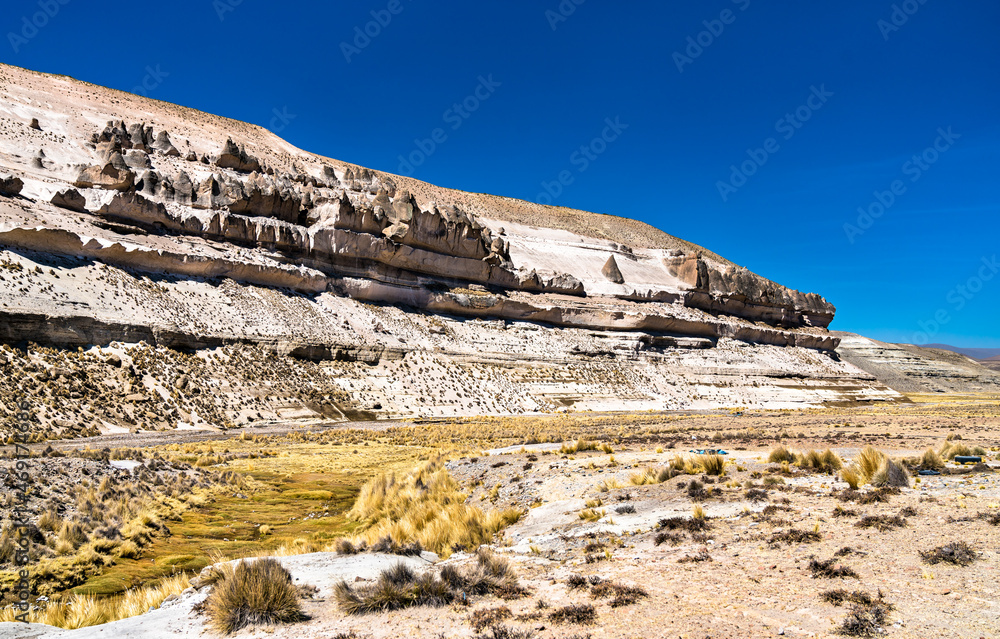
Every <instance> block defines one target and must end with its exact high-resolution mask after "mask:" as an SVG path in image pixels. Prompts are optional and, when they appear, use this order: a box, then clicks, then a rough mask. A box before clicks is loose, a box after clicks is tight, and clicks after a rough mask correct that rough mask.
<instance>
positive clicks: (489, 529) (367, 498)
mask: <svg viewBox="0 0 1000 639" xmlns="http://www.w3.org/2000/svg"><path fill="white" fill-rule="evenodd" d="M466 497H467V495H466V494H465V493H464V492H462V491H461V490H459V486H458V483H457V482H456V481H455V480H454V479H452V477H451V475H449V474H448V470H447V469H446V468H445V467H444V460H443V459H442V458H440V457H439V458H437V459H434V460H431V461H429V462H427V463H425V464H424V465H422V466H420V467H419V468H416V469H415V470H414V471H413V472H412V473H411V474H409V475H407V476H406V477H404V478H402V479H400V478H399V477H397V476H396V475H395V474H383V475H379V476H378V477H375V478H374V479H372V480H371V481H369V482H368V483H367V484H365V485H364V486H363V487H362V488H361V492H360V493H359V494H358V497H357V499H356V500H355V502H354V507H353V508H351V510H350V512H349V513H348V517H349V518H351V519H353V520H355V521H358V522H361V523H362V526H363V532H361V533H360V535H359V538H360V539H362V540H364V541H365V542H366V543H368V544H372V543H374V542H375V541H376V540H378V539H382V538H385V537H390V538H391V539H392V540H394V541H396V542H397V543H399V544H407V543H412V542H419V543H420V544H421V545H422V546H423V547H424V548H426V549H428V550H432V551H434V552H436V553H438V554H439V555H440V556H441V557H447V556H449V555H451V553H452V552H454V551H455V550H456V549H458V548H469V549H472V548H476V547H478V546H480V545H481V544H484V543H487V542H489V541H490V540H491V539H492V537H493V535H495V534H496V533H498V532H500V531H501V530H502V529H503V528H505V527H507V526H509V525H510V524H512V523H514V522H516V521H517V520H518V519H520V518H521V515H522V514H523V513H522V511H521V510H520V509H517V508H506V509H503V510H497V509H490V510H489V511H487V512H483V510H482V509H480V508H477V507H475V506H470V505H468V504H466V503H465V500H466Z"/></svg>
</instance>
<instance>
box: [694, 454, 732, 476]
mask: <svg viewBox="0 0 1000 639" xmlns="http://www.w3.org/2000/svg"><path fill="white" fill-rule="evenodd" d="M695 464H697V465H698V466H699V467H701V469H702V472H704V473H705V474H706V475H715V476H717V477H723V476H725V474H726V460H725V458H723V457H722V455H698V457H697V458H696V459H695Z"/></svg>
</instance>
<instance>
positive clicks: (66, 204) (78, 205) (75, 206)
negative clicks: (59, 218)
mask: <svg viewBox="0 0 1000 639" xmlns="http://www.w3.org/2000/svg"><path fill="white" fill-rule="evenodd" d="M49 201H50V202H51V203H52V204H53V205H55V206H58V207H59V208H61V209H67V210H69V211H76V212H77V213H86V212H87V198H85V197H83V195H81V194H80V192H79V191H77V190H76V189H63V190H61V191H59V192H58V193H56V194H55V195H53V196H52V199H51V200H49Z"/></svg>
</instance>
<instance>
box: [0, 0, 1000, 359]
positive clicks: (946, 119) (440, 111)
mask: <svg viewBox="0 0 1000 639" xmlns="http://www.w3.org/2000/svg"><path fill="white" fill-rule="evenodd" d="M46 2H48V3H49V11H50V13H54V15H53V16H52V17H51V18H48V19H47V20H42V19H41V18H37V20H38V21H39V22H47V24H45V26H43V27H42V28H41V29H38V32H37V34H34V33H33V32H32V30H31V29H30V28H26V27H25V25H24V22H23V20H22V17H24V16H28V17H29V19H30V17H31V16H32V15H33V14H36V13H38V12H39V11H42V10H43V9H42V8H40V7H44V6H45V5H46ZM63 3H65V4H63ZM577 3H579V4H577ZM893 5H894V3H893V2H891V1H888V0H887V1H884V2H881V1H873V0H842V1H841V2H836V3H830V2H824V3H815V2H764V1H763V0H710V1H703V2H693V1H691V2H652V1H633V2H625V3H622V2H616V3H611V2H599V1H598V0H563V2H560V0H532V1H527V0H503V1H502V2H501V1H498V0H479V1H477V2H468V1H467V0H466V1H462V2H458V1H456V0H446V1H437V2H430V1H428V0H396V1H395V2H390V0H372V1H364V2H350V3H347V2H338V3H322V4H321V3H296V2H282V3H274V2H264V1H263V0H242V1H240V0H216V1H215V2H213V0H177V1H175V2H171V3H152V2H150V3H134V2H129V3H114V2H103V3H102V2H84V1H83V0H42V2H41V3H39V2H38V0H35V1H27V0H8V1H7V3H6V4H5V7H6V11H5V12H4V13H5V17H4V27H5V28H4V31H5V33H6V39H7V42H6V43H5V44H3V45H2V46H0V50H2V51H3V54H2V56H0V59H2V60H3V61H5V62H9V63H11V64H16V65H19V66H23V67H28V68H31V69H36V70H39V71H47V72H53V73H63V74H67V75H71V76H73V77H76V78H79V79H81V80H87V81H90V82H93V83H96V84H101V85H105V86H109V87H114V88H118V89H123V90H132V89H133V88H134V87H141V85H142V83H143V82H144V81H145V82H146V85H147V87H150V88H149V89H148V95H149V96H150V97H154V98H157V99H161V100H165V101H168V102H174V103H179V104H183V105H186V106H191V107H195V108H198V109H202V110H205V111H209V112H212V113H217V114H221V115H226V116H229V117H232V118H237V119H240V120H246V121H249V122H254V123H257V124H260V125H262V126H266V127H270V128H274V129H278V130H280V135H282V136H283V137H285V138H286V139H288V140H289V141H290V142H292V143H293V144H295V145H297V146H299V147H301V148H304V149H307V150H309V151H313V152H316V153H321V154H323V155H327V156H330V157H334V158H338V159H342V160H347V161H351V162H356V163H358V164H362V165H365V166H369V167H372V168H376V169H380V170H384V171H390V172H394V173H395V172H400V170H401V168H400V167H401V163H400V156H403V157H404V158H406V157H408V156H410V157H412V159H415V160H417V162H415V164H417V166H412V167H405V166H404V167H403V168H404V169H406V170H407V171H411V170H412V172H413V174H414V175H415V177H418V178H420V179H424V180H427V181H429V182H433V183H436V184H440V185H442V186H448V187H454V188H460V189H464V190H469V191H481V192H489V193H496V194H501V195H507V196H512V197H518V198H524V199H529V200H539V199H541V200H543V201H544V200H546V198H548V197H550V196H549V195H548V193H547V192H546V190H545V188H544V186H543V185H545V184H546V183H548V185H549V187H551V188H550V189H549V191H551V192H558V189H557V188H556V187H555V185H554V184H553V181H556V182H557V181H558V180H559V177H560V174H562V176H563V177H564V178H567V179H566V182H570V180H571V183H569V184H567V185H565V186H562V192H561V193H559V194H558V196H557V197H554V198H553V201H554V202H555V203H557V204H560V205H564V206H569V207H574V208H580V209H586V210H590V211H596V212H601V213H612V214H616V215H622V216H627V217H633V218H637V219H641V220H644V221H646V222H648V223H650V224H653V225H654V226H657V227H659V228H661V229H663V230H664V231H667V232H668V233H671V234H673V235H676V236H679V237H682V238H684V239H687V240H691V241H693V242H696V243H699V244H702V245H704V246H706V247H708V248H710V249H711V250H713V251H716V252H718V253H719V254H721V255H724V256H726V257H728V258H730V259H732V260H734V261H735V262H737V263H739V264H743V265H745V266H747V267H748V268H750V269H752V270H753V271H756V272H757V273H760V274H762V275H765V276H767V277H770V278H772V279H774V280H776V281H778V282H780V283H782V284H785V285H787V286H791V287H794V288H798V289H802V290H806V291H814V292H817V293H820V294H822V295H824V296H825V297H826V298H827V299H829V300H830V301H831V302H833V303H834V304H836V305H837V307H838V309H839V311H838V315H837V319H836V320H835V322H834V325H833V327H834V328H837V329H842V330H850V331H857V332H860V333H863V334H866V335H869V336H872V337H876V338H880V339H887V340H891V341H914V340H918V341H923V340H924V339H925V338H926V341H930V342H949V343H954V344H957V345H965V346H984V347H986V346H992V347H998V346H1000V331H998V326H1000V321H998V318H1000V302H998V300H1000V272H995V271H996V269H997V267H996V266H995V265H993V260H994V256H997V255H998V254H1000V246H998V240H997V238H998V237H1000V222H998V212H1000V194H998V190H997V188H998V187H997V185H998V184H1000V179H998V177H1000V123H998V114H1000V77H998V75H1000V74H998V62H1000V38H998V37H997V29H998V27H1000V4H998V3H997V2H995V1H994V0H952V1H950V2H945V1H944V0H924V1H923V2H922V3H921V1H920V0H908V2H897V3H895V5H896V7H898V10H894V6H893ZM560 6H561V7H562V12H561V13H560ZM54 7H58V10H57V11H56V10H55V9H54ZM570 9H572V11H570ZM373 11H374V12H375V14H374V17H373V14H372V12H373ZM393 11H394V12H395V13H393ZM727 11H728V12H727ZM894 11H895V15H894ZM220 16H221V17H220ZM377 18H378V19H381V21H382V22H383V23H384V26H383V25H382V24H378V23H377V22H373V20H376V19H377ZM880 21H881V22H880ZM706 23H707V24H706ZM356 28H357V29H360V30H362V31H364V30H365V29H366V28H367V30H368V31H369V33H372V34H375V35H374V37H371V38H369V39H368V40H365V39H364V38H358V39H357V40H356V36H357V32H356V31H355V29H356ZM12 32H13V33H15V34H18V37H20V38H23V40H19V39H18V37H15V38H14V41H13V42H12V40H11V35H10V34H11V33H12ZM712 32H714V33H712ZM24 35H30V37H27V38H25V37H24ZM688 38H691V40H689V39H688ZM699 41H700V44H699ZM342 43H348V44H349V45H350V47H353V49H352V48H350V47H346V48H345V46H343V45H342ZM692 43H693V44H692ZM15 49H16V51H15ZM348 58H350V61H348ZM679 67H680V69H679ZM150 70H152V71H154V72H155V73H154V74H153V75H155V76H157V77H153V76H150ZM481 79H482V80H485V81H486V84H484V85H482V86H481V82H482V80H481ZM477 89H478V92H479V96H480V98H482V99H480V98H472V97H471V96H474V95H475V93H476V91H477ZM144 90H146V89H144ZM466 98H469V101H468V104H469V105H471V106H472V107H475V108H474V109H472V108H470V109H469V110H465V109H462V110H456V109H454V108H453V105H455V104H456V103H462V102H463V101H464V100H465V99H466ZM277 114H284V115H283V116H282V117H278V115H277ZM789 115H790V116H791V118H789V117H787V116H789ZM291 116H294V117H291ZM616 118H617V119H618V120H617V121H618V122H620V123H621V124H622V125H625V126H626V127H627V128H623V127H619V128H618V129H617V130H612V129H611V128H608V124H606V120H607V119H610V120H611V121H612V122H614V121H615V119H616ZM435 129H440V131H438V132H437V139H438V140H439V142H436V143H435V147H436V148H434V150H433V151H432V152H430V153H429V154H427V156H426V157H424V158H421V156H420V153H422V151H420V146H423V147H424V149H430V146H429V145H428V144H426V143H424V144H422V145H418V144H417V143H416V142H415V141H416V140H426V139H432V138H433V137H434V132H435ZM606 129H607V130H606ZM939 130H940V132H939ZM942 133H943V134H944V135H942ZM602 134H606V137H607V138H608V139H612V138H613V140H612V141H611V142H605V141H604V140H601V141H599V142H594V140H595V138H598V137H599V136H601V135H602ZM935 145H937V149H934V146H935ZM581 146H585V147H590V148H589V150H588V151H587V153H586V154H585V153H583V152H578V151H579V149H580V147H581ZM928 149H932V150H929V151H928ZM748 150H749V151H751V152H752V153H748ZM574 154H575V155H574ZM588 154H589V157H588ZM914 155H917V156H918V158H917V161H914V159H913V158H914ZM420 160H422V161H420ZM734 165H735V166H736V167H737V169H738V170H739V174H737V175H733V171H732V169H731V168H730V167H732V166H734ZM741 165H742V166H741ZM564 172H565V173H564ZM749 173H752V175H747V174H749ZM744 180H745V182H744ZM894 188H895V190H896V193H893V192H892V191H893V190H894ZM876 192H879V193H880V194H881V199H882V200H883V201H884V202H886V203H889V202H890V200H891V204H889V205H888V206H886V207H885V209H884V212H881V211H880V209H879V207H880V206H882V204H880V203H879V201H878V200H879V198H877V197H876V195H875V193H876ZM540 196H541V197H540ZM859 207H864V208H865V209H868V208H872V211H873V212H874V213H876V214H878V213H881V215H879V216H877V217H871V218H863V219H862V220H860V221H859V219H858V218H859V215H860V214H859V212H858V208H859ZM845 224H851V225H853V226H854V227H855V228H853V229H852V228H851V227H847V228H845ZM984 260H985V262H984ZM941 320H944V321H941ZM935 323H936V326H935ZM921 332H924V333H926V335H920V333H921Z"/></svg>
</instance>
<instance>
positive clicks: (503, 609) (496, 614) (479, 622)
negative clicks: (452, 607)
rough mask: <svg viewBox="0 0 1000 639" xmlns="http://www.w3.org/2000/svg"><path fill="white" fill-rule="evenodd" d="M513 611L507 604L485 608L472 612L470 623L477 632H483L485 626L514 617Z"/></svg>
mask: <svg viewBox="0 0 1000 639" xmlns="http://www.w3.org/2000/svg"><path fill="white" fill-rule="evenodd" d="M513 616H514V615H513V613H512V612H511V611H510V608H508V607H507V606H500V607H499V608H483V609H482V610H477V611H475V612H473V613H472V616H471V617H470V618H469V623H471V624H472V629H473V630H475V631H476V632H482V631H483V630H484V629H485V628H489V627H491V626H496V625H499V624H500V622H501V621H504V620H506V619H510V618H511V617H513Z"/></svg>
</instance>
